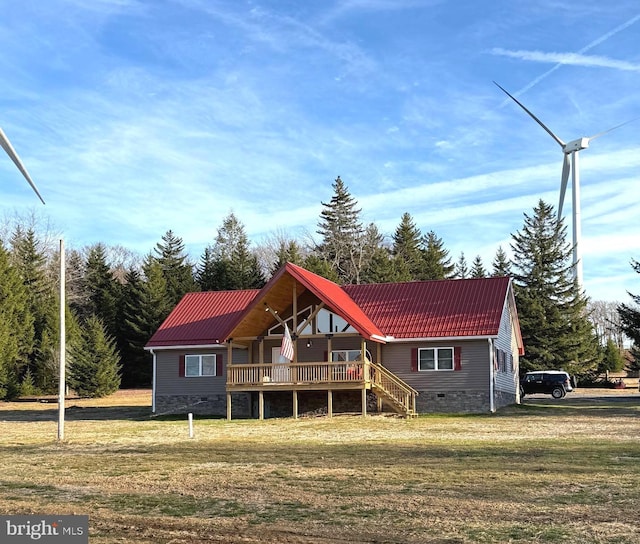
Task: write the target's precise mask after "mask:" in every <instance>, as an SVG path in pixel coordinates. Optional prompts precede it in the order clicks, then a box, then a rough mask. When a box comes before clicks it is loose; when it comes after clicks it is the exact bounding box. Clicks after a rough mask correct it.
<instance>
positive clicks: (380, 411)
mask: <svg viewBox="0 0 640 544" xmlns="http://www.w3.org/2000/svg"><path fill="white" fill-rule="evenodd" d="M376 399H377V401H378V413H379V414H381V413H382V397H381V396H380V395H376Z"/></svg>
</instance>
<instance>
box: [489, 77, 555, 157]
mask: <svg viewBox="0 0 640 544" xmlns="http://www.w3.org/2000/svg"><path fill="white" fill-rule="evenodd" d="M494 83H495V84H496V85H497V86H498V88H499V89H500V90H502V92H503V93H504V94H506V95H507V96H508V97H509V98H511V100H513V101H514V102H515V103H516V104H518V106H520V107H521V108H522V109H523V110H524V111H526V112H527V113H528V114H529V115H530V116H531V118H532V119H533V120H534V121H535V122H536V123H538V124H539V125H540V126H541V127H542V128H543V129H545V130H546V131H547V133H548V134H549V136H551V137H552V138H553V139H554V140H555V141H556V142H558V144H560V147H564V142H563V141H562V140H561V139H560V138H558V137H557V136H556V135H555V134H554V133H553V132H551V130H550V129H549V127H547V126H546V125H545V124H544V123H543V122H542V121H540V119H538V118H537V117H536V116H535V115H533V113H531V112H530V111H529V110H528V109H527V108H526V107H525V106H524V104H523V103H522V102H520V101H519V100H518V99H517V98H516V97H515V96H513V95H511V94H509V92H508V91H507V90H506V89H504V88H503V87H501V86H500V85H498V84H497V83H496V82H495V81H494Z"/></svg>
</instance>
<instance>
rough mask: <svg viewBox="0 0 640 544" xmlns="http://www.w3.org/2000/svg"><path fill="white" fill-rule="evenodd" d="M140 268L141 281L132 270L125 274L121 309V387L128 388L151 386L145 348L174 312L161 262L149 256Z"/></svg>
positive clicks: (149, 363)
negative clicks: (142, 274) (122, 354)
mask: <svg viewBox="0 0 640 544" xmlns="http://www.w3.org/2000/svg"><path fill="white" fill-rule="evenodd" d="M142 268H143V272H144V279H143V278H140V277H138V276H137V272H134V271H130V272H129V274H128V275H127V278H128V282H127V288H126V297H125V304H124V306H123V321H124V323H123V328H122V330H121V332H120V336H121V339H122V340H121V341H122V342H123V343H125V344H126V349H125V350H124V351H123V353H124V354H125V357H126V358H124V359H123V369H122V370H123V385H126V386H127V387H133V386H140V385H149V384H150V383H151V374H152V368H151V355H150V354H149V353H148V352H146V351H145V350H144V346H145V345H146V343H147V342H148V341H149V338H151V336H153V333H155V332H156V330H157V329H158V327H159V326H160V325H161V324H162V322H163V321H164V320H165V318H166V317H167V316H168V315H169V312H171V310H172V309H173V306H171V305H170V304H169V298H168V297H167V281H166V280H165V277H164V274H163V270H162V267H161V266H160V263H158V261H157V260H156V259H154V258H153V257H151V256H150V255H149V256H148V257H147V259H146V260H145V262H144V264H143V266H142Z"/></svg>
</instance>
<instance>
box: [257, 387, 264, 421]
mask: <svg viewBox="0 0 640 544" xmlns="http://www.w3.org/2000/svg"><path fill="white" fill-rule="evenodd" d="M258 419H264V392H263V391H258Z"/></svg>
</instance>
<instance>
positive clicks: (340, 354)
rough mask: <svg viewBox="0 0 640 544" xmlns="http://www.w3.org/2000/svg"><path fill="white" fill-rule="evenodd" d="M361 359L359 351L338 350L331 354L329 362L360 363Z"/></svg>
mask: <svg viewBox="0 0 640 544" xmlns="http://www.w3.org/2000/svg"><path fill="white" fill-rule="evenodd" d="M361 359H362V357H361V353H360V350H359V349H339V350H333V351H332V352H331V360H332V361H333V362H334V363H337V362H340V361H360V360H361Z"/></svg>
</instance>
